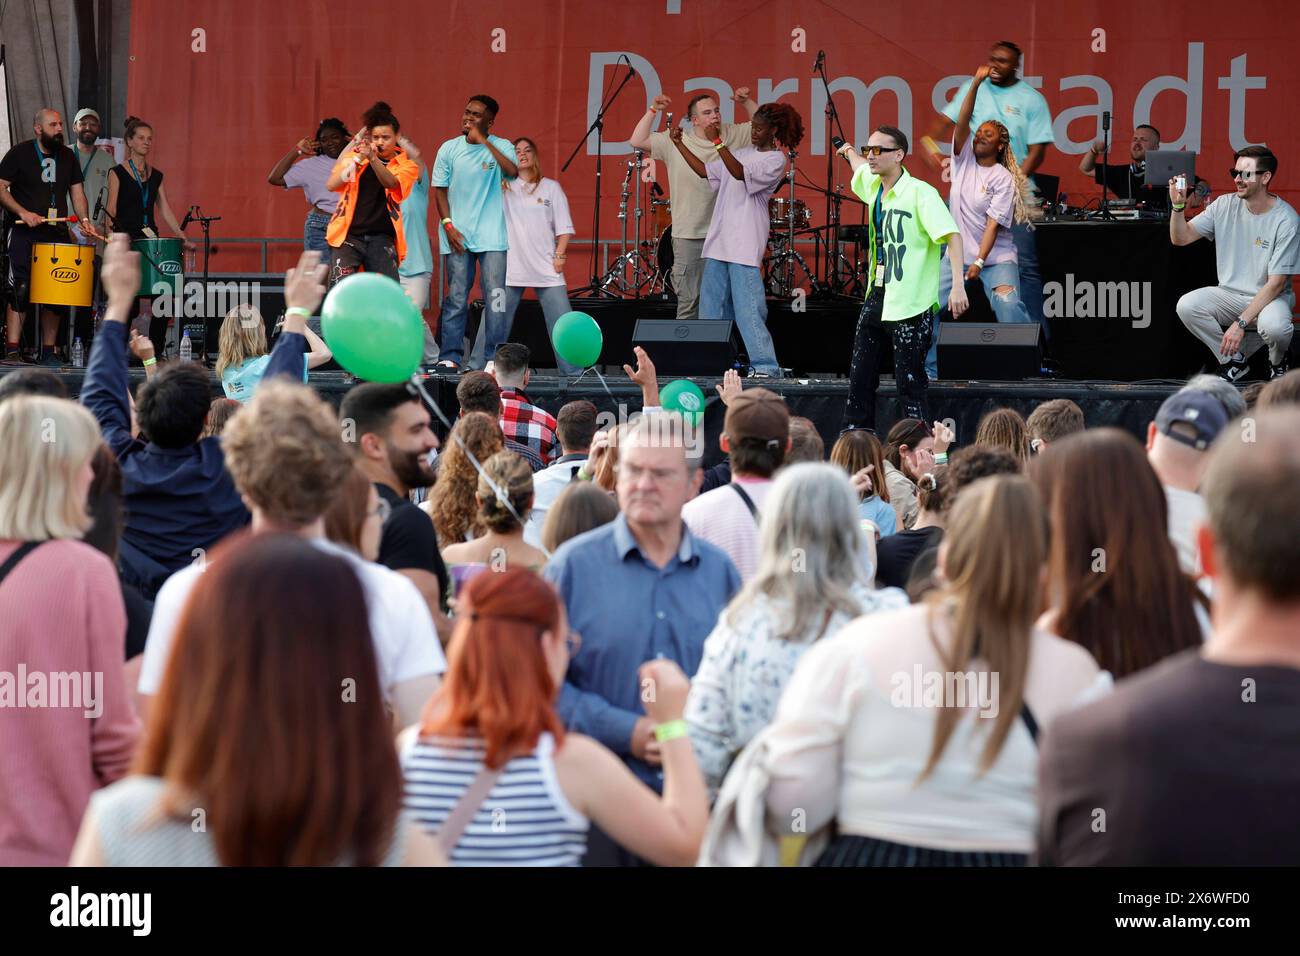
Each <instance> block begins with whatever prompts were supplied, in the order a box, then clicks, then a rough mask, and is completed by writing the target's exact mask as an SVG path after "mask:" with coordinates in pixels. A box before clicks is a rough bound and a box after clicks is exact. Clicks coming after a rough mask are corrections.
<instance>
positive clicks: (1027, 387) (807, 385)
mask: <svg viewBox="0 0 1300 956" xmlns="http://www.w3.org/2000/svg"><path fill="white" fill-rule="evenodd" d="M11 371H13V369H9V368H0V377H3V376H4V375H5V374H7V373H9V372H11ZM53 371H55V374H57V375H58V376H59V377H60V378H61V379H62V380H63V382H64V384H65V385H66V386H67V388H68V391H69V393H70V394H72V395H74V396H75V395H76V394H77V393H78V392H79V390H80V388H81V381H82V378H83V375H84V370H83V369H63V370H53ZM610 372H611V373H610V374H604V382H605V385H604V386H602V384H601V381H600V379H598V378H597V376H596V374H595V373H594V372H588V373H587V374H586V375H585V376H584V377H583V378H582V379H581V380H579V381H577V382H562V381H561V380H560V379H559V378H558V377H556V376H555V375H553V374H546V373H539V374H537V375H535V376H534V377H533V379H532V382H531V384H530V385H529V387H528V396H529V398H530V399H532V401H533V402H535V403H536V404H537V405H540V406H541V407H543V408H545V409H547V410H548V411H550V412H551V413H552V414H554V413H555V412H557V411H558V410H559V408H560V406H562V405H563V404H564V403H565V402H570V401H573V400H575V399H580V398H581V399H588V400H589V401H591V402H592V403H594V404H595V405H596V407H597V408H598V409H599V410H600V411H601V412H604V413H608V414H607V415H606V420H609V415H612V416H614V419H613V420H625V419H626V418H627V416H630V415H631V414H633V413H634V412H637V411H639V410H640V408H641V391H640V389H639V388H638V387H637V386H635V385H633V384H631V383H630V382H629V381H628V380H627V378H626V376H624V374H623V373H622V371H621V370H619V371H617V372H614V371H613V370H612V369H611V370H610ZM131 379H132V385H133V387H134V386H135V385H136V384H138V383H139V382H141V381H143V379H144V375H143V372H142V371H141V370H140V369H132V370H131ZM691 380H692V381H693V382H695V383H696V384H697V385H698V386H699V387H700V389H701V390H702V391H703V392H704V394H705V397H706V398H707V400H708V403H707V407H706V410H705V419H704V424H705V434H706V440H707V449H708V450H707V454H706V461H707V462H708V463H710V464H711V463H713V462H714V461H717V460H719V459H720V458H721V452H720V451H719V450H718V442H717V439H718V435H719V433H720V432H721V430H722V418H723V406H722V402H721V400H719V398H718V397H717V392H716V391H715V388H714V387H715V386H716V385H717V384H718V382H719V381H720V380H719V379H718V378H716V377H693V378H692V379H691ZM458 381H459V376H456V375H429V376H427V377H426V378H425V379H424V382H425V387H426V389H427V390H428V392H429V394H430V396H431V397H432V398H433V400H434V401H436V402H437V403H438V404H439V406H440V407H441V408H442V409H443V411H444V413H445V414H446V415H447V417H448V418H449V419H454V418H455V416H456V414H457V412H458V411H459V404H458V403H457V401H456V383H457V382H458ZM668 381H669V379H667V378H664V377H661V378H660V384H661V385H666V384H667V383H668ZM310 384H311V386H312V387H313V388H314V389H316V391H317V392H319V393H320V394H321V395H322V396H323V397H324V398H326V399H327V400H328V401H329V402H330V403H331V404H333V405H334V406H335V407H337V406H338V405H339V403H340V402H342V401H343V396H344V395H346V394H347V392H348V391H349V390H350V389H352V388H355V387H356V382H355V381H354V380H351V379H350V376H347V375H345V374H344V373H342V372H312V373H311V380H310ZM745 384H746V387H758V386H759V385H760V384H761V385H762V387H764V388H770V389H771V390H773V391H775V392H778V393H780V394H781V395H783V396H784V397H785V400H786V402H787V403H788V404H789V406H790V410H791V412H792V414H795V415H802V416H804V417H806V418H809V419H811V420H812V421H813V422H814V423H816V425H817V429H818V431H819V432H820V433H821V435H822V438H823V439H824V440H825V442H826V449H827V452H829V451H830V447H831V445H832V444H833V443H834V441H835V438H836V436H837V435H838V434H839V431H840V427H841V419H842V417H843V414H844V403H845V400H846V398H847V396H848V380H847V379H843V378H822V379H804V378H800V379H786V380H783V381H769V380H756V381H747V382H746V383H745ZM1182 384H1183V382H1182V381H1181V380H1178V379H1169V380H1153V381H1146V382H1139V383H1132V384H1125V383H1117V382H1103V381H1053V380H1046V379H1039V380H1027V381H1024V382H991V381H990V382H982V381H963V382H956V381H943V380H940V381H938V382H935V383H934V384H933V385H931V387H930V412H931V416H932V417H933V418H935V419H941V420H942V419H948V420H951V422H952V423H953V424H954V427H955V428H956V431H957V442H958V444H959V445H961V444H967V443H969V442H971V441H972V440H974V437H975V431H976V428H977V427H978V425H979V420H980V417H981V416H983V415H984V414H985V413H986V412H988V411H990V410H992V409H994V408H1014V409H1016V410H1017V411H1019V412H1020V413H1021V414H1023V415H1026V416H1027V415H1028V414H1029V413H1030V412H1031V411H1033V409H1034V408H1035V407H1036V406H1037V405H1039V404H1041V403H1042V402H1045V401H1048V400H1049V399H1053V398H1068V399H1071V400H1073V401H1075V402H1077V403H1078V404H1079V406H1080V407H1081V408H1082V409H1083V413H1084V417H1085V419H1086V421H1087V423H1088V427H1090V428H1095V427H1097V426H1100V425H1112V426H1115V427H1118V428H1122V429H1124V430H1125V431H1127V432H1129V433H1131V434H1132V435H1134V436H1135V437H1137V438H1140V439H1143V440H1145V437H1146V428H1147V423H1149V422H1151V421H1152V420H1154V418H1155V415H1156V411H1157V409H1159V407H1160V403H1161V402H1163V401H1164V400H1165V398H1167V397H1168V396H1169V395H1171V394H1173V392H1175V391H1177V390H1178V388H1179V387H1181V385H1182ZM606 386H607V387H606ZM212 388H213V396H214V397H217V396H220V395H221V386H220V383H219V382H218V381H217V380H216V377H215V376H214V377H213V380H212ZM876 408H877V419H876V421H877V431H878V433H879V434H881V435H882V436H883V435H884V434H885V432H886V431H888V429H889V426H890V425H892V424H893V423H894V421H895V420H897V418H898V417H899V416H898V394H897V391H896V389H895V387H894V383H893V380H892V379H891V378H889V377H885V378H884V379H882V381H881V386H880V391H879V393H878V395H877V405H876ZM435 424H436V422H435ZM435 430H436V431H437V432H438V433H439V435H440V436H441V435H442V433H443V432H444V431H445V429H443V428H441V426H437V427H436V429H435Z"/></svg>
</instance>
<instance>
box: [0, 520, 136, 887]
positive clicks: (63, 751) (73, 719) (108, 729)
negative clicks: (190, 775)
mask: <svg viewBox="0 0 1300 956" xmlns="http://www.w3.org/2000/svg"><path fill="white" fill-rule="evenodd" d="M17 547H18V544H17V543H16V542H14V541H0V563H3V562H4V561H5V560H7V559H8V557H9V555H10V554H12V553H13V551H14V550H15V548H17ZM125 634H126V611H125V609H124V608H123V606H122V590H121V585H120V584H119V583H118V579H117V572H116V571H115V570H114V568H113V565H112V562H110V561H109V560H108V558H106V557H105V556H104V555H103V554H101V553H100V552H98V551H96V550H95V549H94V548H92V547H90V546H89V545H87V544H84V543H82V542H80V541H47V542H45V543H44V544H42V545H41V546H40V547H38V548H37V549H36V550H34V551H32V552H31V553H29V554H28V555H27V556H26V557H25V558H23V560H22V561H21V562H20V563H19V564H18V565H17V566H16V567H15V568H14V569H13V570H12V571H11V572H10V573H9V576H8V577H7V578H5V580H4V583H3V584H0V866H63V865H65V864H66V863H67V862H68V855H69V854H70V853H71V851H72V844H73V843H74V842H75V840H76V836H77V830H78V829H79V827H80V826H81V817H82V814H83V813H84V812H85V809H86V803H87V802H88V801H89V800H90V795H91V794H92V793H94V792H95V791H96V790H97V789H99V788H100V787H102V786H105V785H106V784H109V783H112V782H113V781H114V780H116V779H117V778H119V777H121V776H123V775H124V774H125V773H126V771H127V767H128V765H129V764H130V762H131V759H132V757H133V756H134V755H135V746H136V743H137V741H138V739H139V735H140V725H139V722H138V721H137V720H136V717H135V714H134V713H133V712H132V710H131V704H130V699H129V697H128V694H127V687H126V681H125V679H124V675H123V657H124V656H125V644H124V639H125ZM74 674H75V676H74ZM83 674H89V675H90V676H89V679H88V680H87V679H86V678H84V677H82V676H81V675H83ZM42 692H43V693H44V702H43V703H42V700H41V699H40V697H39V696H38V695H39V694H41V693H42ZM20 704H21V705H25V706H20ZM96 711H98V715H97V716H95V712H96ZM87 712H90V713H91V716H87Z"/></svg>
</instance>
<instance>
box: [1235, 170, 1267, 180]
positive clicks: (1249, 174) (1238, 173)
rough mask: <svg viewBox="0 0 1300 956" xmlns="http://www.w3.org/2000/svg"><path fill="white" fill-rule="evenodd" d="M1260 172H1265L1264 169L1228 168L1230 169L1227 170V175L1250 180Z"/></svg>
mask: <svg viewBox="0 0 1300 956" xmlns="http://www.w3.org/2000/svg"><path fill="white" fill-rule="evenodd" d="M1262 172H1265V170H1262V169H1230V170H1228V175H1229V176H1231V177H1232V178H1233V179H1244V180H1245V181H1246V182H1250V181H1251V180H1252V179H1254V178H1255V177H1256V176H1258V175H1259V174H1260V173H1262Z"/></svg>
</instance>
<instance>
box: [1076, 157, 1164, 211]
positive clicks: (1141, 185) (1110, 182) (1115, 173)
mask: <svg viewBox="0 0 1300 956" xmlns="http://www.w3.org/2000/svg"><path fill="white" fill-rule="evenodd" d="M1103 170H1104V171H1105V177H1106V187H1107V188H1108V189H1109V190H1110V191H1111V193H1112V194H1113V195H1114V196H1115V197H1116V198H1117V199H1136V200H1137V201H1138V202H1142V203H1146V205H1147V208H1149V209H1165V208H1167V207H1168V206H1169V186H1168V184H1167V183H1160V184H1158V185H1156V186H1148V185H1147V184H1146V169H1145V166H1144V168H1142V169H1139V170H1137V171H1136V172H1135V171H1134V170H1133V166H1132V164H1130V163H1123V164H1119V163H1110V164H1108V165H1106V166H1102V165H1101V164H1100V163H1099V164H1098V165H1097V166H1096V168H1095V169H1093V171H1092V178H1093V182H1095V183H1097V184H1098V185H1101V179H1102V175H1103Z"/></svg>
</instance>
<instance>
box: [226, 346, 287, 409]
mask: <svg viewBox="0 0 1300 956" xmlns="http://www.w3.org/2000/svg"><path fill="white" fill-rule="evenodd" d="M270 361H271V356H270V355H269V354H268V355H259V356H257V357H256V358H251V359H245V360H244V361H243V362H242V363H241V364H239V365H232V366H231V367H230V368H228V369H226V370H225V371H224V372H222V373H221V388H222V389H223V390H224V391H225V393H226V398H233V399H234V400H235V401H237V402H239V403H240V404H242V405H247V404H248V403H249V402H250V401H252V399H253V392H255V391H256V390H257V383H258V382H260V381H261V380H262V376H263V375H265V374H266V365H267V363H268V362H270ZM302 380H303V384H306V382H307V363H306V362H304V363H303V366H302Z"/></svg>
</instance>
